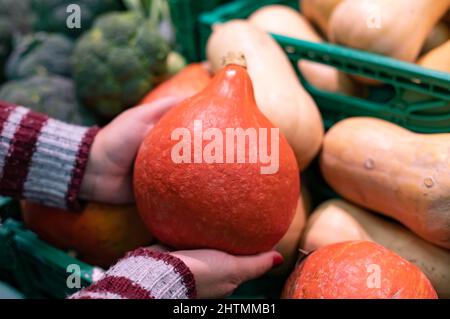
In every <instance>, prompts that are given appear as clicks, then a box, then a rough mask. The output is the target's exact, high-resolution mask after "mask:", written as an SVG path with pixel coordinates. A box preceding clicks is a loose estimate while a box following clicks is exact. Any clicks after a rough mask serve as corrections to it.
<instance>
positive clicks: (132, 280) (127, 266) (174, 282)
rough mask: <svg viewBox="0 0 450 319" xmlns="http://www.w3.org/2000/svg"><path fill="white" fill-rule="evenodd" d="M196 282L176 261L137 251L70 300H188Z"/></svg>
mask: <svg viewBox="0 0 450 319" xmlns="http://www.w3.org/2000/svg"><path fill="white" fill-rule="evenodd" d="M195 297H196V289H195V280H194V276H193V275H192V273H191V271H190V270H189V268H188V267H187V266H186V265H185V264H184V263H183V262H182V261H181V260H180V259H178V258H176V257H174V256H172V255H170V254H167V253H160V252H155V251H151V250H149V249H145V248H140V249H138V250H135V251H134V252H131V253H129V254H128V255H127V256H126V257H125V258H123V259H122V260H120V261H119V262H118V263H117V264H116V265H115V266H113V267H112V268H111V269H110V270H108V271H107V272H106V274H105V276H104V277H103V278H102V279H100V280H99V281H97V282H96V283H94V284H93V285H91V286H89V287H87V288H85V289H83V290H81V291H80V292H78V293H76V294H74V295H72V296H71V297H70V299H188V298H189V299H191V298H195Z"/></svg>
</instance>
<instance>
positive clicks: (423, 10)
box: [329, 0, 450, 62]
mask: <svg viewBox="0 0 450 319" xmlns="http://www.w3.org/2000/svg"><path fill="white" fill-rule="evenodd" d="M449 7H450V0H414V1H411V0H396V1H391V0H345V1H343V2H342V3H341V4H339V5H338V6H337V7H336V9H335V10H334V12H333V14H332V16H331V19H330V25H329V39H330V41H332V42H335V43H338V44H341V45H345V46H348V47H351V48H355V49H360V50H365V51H370V52H374V53H378V54H382V55H387V56H390V57H392V58H395V59H399V60H403V61H407V62H414V61H415V60H416V59H417V56H418V55H419V53H420V50H421V49H422V47H423V44H424V43H425V40H426V38H427V36H428V34H429V33H430V32H431V30H432V29H433V27H434V25H435V24H436V23H437V22H438V21H439V19H440V18H441V17H442V16H443V15H444V14H445V12H446V11H447V9H448V8H449ZM377 14H379V20H378V18H377ZM372 18H373V20H372ZM371 21H373V27H370V24H369V23H372V22H371ZM378 22H379V24H378Z"/></svg>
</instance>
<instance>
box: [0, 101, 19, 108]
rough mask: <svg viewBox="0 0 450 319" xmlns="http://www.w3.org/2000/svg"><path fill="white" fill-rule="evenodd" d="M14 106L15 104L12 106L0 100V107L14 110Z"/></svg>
mask: <svg viewBox="0 0 450 319" xmlns="http://www.w3.org/2000/svg"><path fill="white" fill-rule="evenodd" d="M16 106H17V105H15V104H12V103H9V102H6V101H2V100H0V107H12V108H14V107H16Z"/></svg>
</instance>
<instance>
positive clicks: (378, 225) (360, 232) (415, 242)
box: [300, 199, 450, 298]
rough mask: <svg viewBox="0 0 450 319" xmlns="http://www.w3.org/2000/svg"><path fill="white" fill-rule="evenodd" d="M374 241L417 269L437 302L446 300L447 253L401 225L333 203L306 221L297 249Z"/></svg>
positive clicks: (449, 282) (449, 293) (449, 288)
mask: <svg viewBox="0 0 450 319" xmlns="http://www.w3.org/2000/svg"><path fill="white" fill-rule="evenodd" d="M350 240H369V241H374V242H376V243H378V244H380V245H382V246H384V247H386V248H387V249H390V250H392V251H393V252H395V253H397V254H398V255H399V256H401V257H403V258H404V259H406V260H407V261H409V262H411V263H413V264H414V265H416V266H417V267H419V268H420V269H421V270H422V272H423V273H424V274H425V275H426V276H427V278H428V279H429V280H430V282H431V284H432V285H433V287H434V288H435V289H436V292H437V294H438V296H439V298H450V273H449V269H450V251H448V250H446V249H443V248H440V247H438V246H435V245H433V244H430V243H428V242H427V241H425V240H423V239H421V238H420V237H419V236H417V235H415V234H414V233H412V232H411V231H409V230H408V229H406V228H405V227H403V226H402V225H401V224H399V223H397V222H395V221H393V220H391V219H388V218H383V217H381V216H379V215H377V214H374V213H371V212H368V211H365V210H364V209H361V208H359V207H357V206H355V205H352V204H350V203H348V202H346V201H343V200H339V199H333V200H329V201H326V202H324V203H323V204H321V205H320V206H319V207H317V208H316V210H315V211H314V213H313V214H312V216H311V217H310V218H309V219H308V223H307V225H306V227H305V231H304V233H303V236H302V240H301V244H300V247H301V248H302V249H304V250H306V251H313V250H316V249H318V248H320V247H323V246H326V245H330V244H334V243H338V242H344V241H350Z"/></svg>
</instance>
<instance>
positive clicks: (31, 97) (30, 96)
mask: <svg viewBox="0 0 450 319" xmlns="http://www.w3.org/2000/svg"><path fill="white" fill-rule="evenodd" d="M0 100H4V101H7V102H10V103H14V104H17V105H23V106H25V107H28V108H30V109H32V110H34V111H36V112H40V113H44V114H48V115H49V116H50V117H52V118H56V119H59V120H61V121H64V122H68V123H74V124H91V123H92V119H91V118H88V117H85V116H84V115H83V112H84V111H83V110H82V109H81V108H80V106H79V104H78V102H77V99H76V94H75V86H74V83H73V81H71V80H69V79H67V78H63V77H60V76H33V77H30V78H26V79H22V80H15V81H9V82H6V83H5V84H4V85H3V86H1V87H0Z"/></svg>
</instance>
